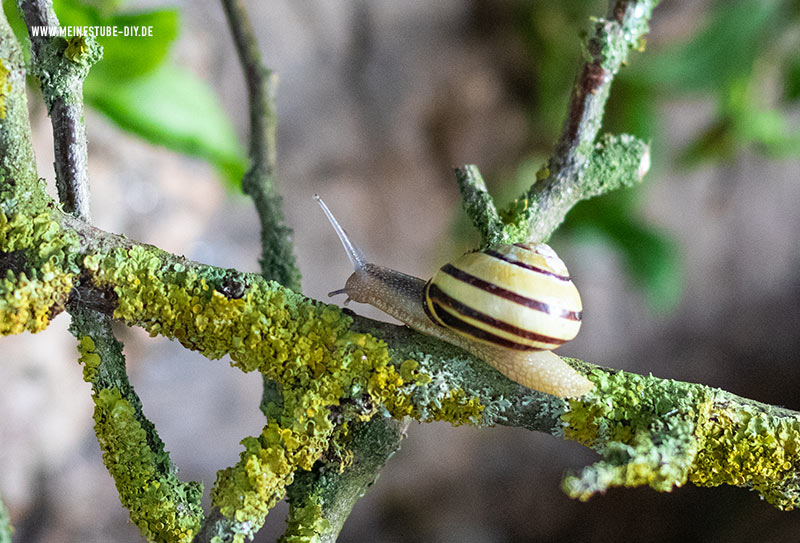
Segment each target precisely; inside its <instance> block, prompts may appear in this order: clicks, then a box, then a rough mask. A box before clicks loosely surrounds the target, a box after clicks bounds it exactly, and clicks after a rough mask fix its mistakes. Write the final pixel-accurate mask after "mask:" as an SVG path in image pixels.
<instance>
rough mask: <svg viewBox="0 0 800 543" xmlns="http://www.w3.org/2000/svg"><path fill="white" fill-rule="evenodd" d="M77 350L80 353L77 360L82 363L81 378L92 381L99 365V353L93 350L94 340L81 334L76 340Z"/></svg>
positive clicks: (88, 381)
mask: <svg viewBox="0 0 800 543" xmlns="http://www.w3.org/2000/svg"><path fill="white" fill-rule="evenodd" d="M78 352H79V353H80V355H81V356H80V358H79V359H78V362H79V363H80V364H83V380H84V381H86V382H87V383H92V382H94V380H95V377H96V376H97V368H98V366H100V355H99V354H97V352H96V351H95V345H94V340H92V338H91V337H89V336H83V337H82V338H81V340H80V341H79V342H78Z"/></svg>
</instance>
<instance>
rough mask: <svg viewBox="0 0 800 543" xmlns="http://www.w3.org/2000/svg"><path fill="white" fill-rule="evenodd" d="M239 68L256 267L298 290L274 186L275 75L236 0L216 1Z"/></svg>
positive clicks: (288, 232)
mask: <svg viewBox="0 0 800 543" xmlns="http://www.w3.org/2000/svg"><path fill="white" fill-rule="evenodd" d="M222 7H223V8H224V10H225V15H226V17H227V19H228V26H229V28H230V29H231V33H232V34H233V40H234V43H235V45H236V51H237V53H238V55H239V60H240V61H241V64H242V69H243V70H244V75H245V81H246V83H247V98H248V104H249V109H250V146H249V153H250V161H251V165H250V169H249V170H248V171H247V173H246V174H245V176H244V178H243V179H242V189H243V190H244V192H245V193H246V194H247V195H249V196H250V197H251V198H252V199H253V203H254V204H255V206H256V211H257V213H258V218H259V220H260V221H261V259H260V262H261V270H262V274H263V275H264V277H266V278H267V279H274V280H275V281H278V282H279V283H280V284H282V285H284V286H286V287H288V288H290V289H292V290H295V291H298V292H299V290H300V271H299V270H298V269H297V264H296V261H295V257H294V249H293V244H292V230H291V229H290V228H289V227H287V226H286V224H285V222H284V215H283V207H282V204H281V197H280V195H279V194H278V193H277V191H276V190H275V165H276V149H275V127H276V124H277V119H276V117H275V85H276V83H277V78H276V77H275V75H274V74H273V73H272V72H271V71H270V70H268V69H267V68H266V67H265V66H264V65H263V63H262V62H261V54H260V53H259V51H258V42H257V41H256V37H255V33H254V32H253V28H252V26H251V24H250V19H249V17H248V15H247V11H246V10H245V8H244V6H243V5H242V2H241V1H240V0H222Z"/></svg>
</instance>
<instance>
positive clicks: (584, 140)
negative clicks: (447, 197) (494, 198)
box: [523, 0, 659, 239]
mask: <svg viewBox="0 0 800 543" xmlns="http://www.w3.org/2000/svg"><path fill="white" fill-rule="evenodd" d="M658 2H659V0H612V1H611V2H609V11H608V16H607V18H606V19H598V20H597V21H596V22H595V23H594V32H593V33H592V34H591V35H590V37H589V39H588V41H587V44H586V49H585V56H586V60H585V62H584V63H583V65H582V67H581V69H580V71H579V74H578V77H577V79H576V82H575V85H574V87H573V91H572V97H571V99H570V104H569V108H568V110H567V118H566V121H565V123H564V128H563V131H562V133H561V137H560V138H559V140H558V143H557V144H556V148H555V152H554V154H553V156H552V157H551V158H550V161H549V162H548V170H549V172H548V173H549V176H548V177H547V178H545V179H543V180H541V181H539V182H537V183H535V184H534V185H533V186H532V187H531V188H530V189H529V190H528V192H527V194H526V195H525V196H524V197H523V198H526V199H527V200H528V203H529V205H528V206H527V207H526V209H525V210H524V213H523V216H525V217H527V226H528V231H529V232H530V234H531V236H532V237H533V238H534V239H535V238H538V239H547V238H548V237H549V236H550V235H551V234H552V232H553V231H554V230H555V228H556V227H557V226H558V225H559V224H560V223H561V222H562V221H563V218H564V216H565V215H566V212H567V211H568V210H569V209H570V208H571V207H572V206H573V205H575V203H577V202H578V201H579V199H582V198H584V195H585V194H586V192H587V188H588V189H589V190H590V191H591V189H592V179H591V178H587V176H586V170H587V168H588V165H589V163H590V162H591V161H593V160H596V161H600V162H602V159H603V157H602V156H600V157H598V155H597V149H596V148H595V140H596V139H597V134H598V132H599V131H600V127H601V125H602V121H603V113H604V111H605V105H606V101H607V100H608V95H609V92H610V90H611V83H612V81H613V80H614V76H615V75H616V74H617V72H618V71H619V69H620V67H621V66H622V65H623V63H624V62H626V61H627V58H628V53H629V51H630V50H631V49H634V48H637V47H638V46H639V43H640V40H641V39H642V38H643V36H644V35H645V34H646V33H647V32H648V30H649V27H648V22H649V20H650V17H651V15H652V12H653V9H654V8H655V6H656V5H657V4H658ZM628 139H629V141H627V142H626V143H627V146H628V147H629V149H626V150H625V151H631V154H630V155H629V157H630V158H633V159H638V160H639V164H638V165H637V167H635V168H632V169H628V170H626V173H627V175H628V176H630V177H633V176H632V175H631V174H632V172H640V173H641V175H640V176H639V177H638V179H636V178H635V177H634V178H633V181H634V182H638V181H640V180H641V177H642V176H644V173H646V172H647V169H648V168H649V164H650V161H649V149H648V147H647V145H645V144H644V143H642V142H640V141H638V140H635V139H634V138H631V137H630V136H628ZM615 158H616V157H615ZM576 194H577V195H580V197H579V198H577V199H576V197H575V195H576ZM552 205H556V206H559V208H560V210H561V211H560V212H558V213H553V212H552V211H551V210H550V209H547V206H552Z"/></svg>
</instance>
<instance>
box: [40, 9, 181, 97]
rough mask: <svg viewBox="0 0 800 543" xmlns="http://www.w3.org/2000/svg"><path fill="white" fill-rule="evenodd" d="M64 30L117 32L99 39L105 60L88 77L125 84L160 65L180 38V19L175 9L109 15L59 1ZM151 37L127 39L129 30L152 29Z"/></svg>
mask: <svg viewBox="0 0 800 543" xmlns="http://www.w3.org/2000/svg"><path fill="white" fill-rule="evenodd" d="M53 7H54V9H55V10H56V14H57V15H58V18H59V21H60V22H61V25H62V26H103V27H110V28H115V29H117V31H118V32H119V33H120V34H119V35H117V36H98V37H97V41H98V43H100V45H102V46H103V58H102V60H100V62H98V63H97V64H96V65H95V66H94V68H92V71H91V72H89V77H90V78H91V77H101V78H104V79H105V80H117V81H120V82H122V81H125V80H128V79H131V78H134V77H139V76H141V75H144V74H146V73H148V72H150V71H152V70H154V69H156V68H157V67H158V66H160V65H161V63H162V62H163V61H164V60H165V59H166V56H167V53H168V52H169V50H170V48H171V47H172V43H173V42H174V41H175V38H177V36H178V27H179V22H180V19H179V15H178V12H177V11H176V10H173V9H161V10H152V11H146V12H140V13H123V14H114V15H107V14H105V13H104V12H102V11H101V10H100V9H98V8H96V7H94V6H91V5H87V4H84V3H82V2H78V1H77V0H56V1H55V2H54V4H53ZM150 27H152V35H147V36H132V35H128V36H125V35H124V34H125V32H126V29H131V28H138V29H149V28H150Z"/></svg>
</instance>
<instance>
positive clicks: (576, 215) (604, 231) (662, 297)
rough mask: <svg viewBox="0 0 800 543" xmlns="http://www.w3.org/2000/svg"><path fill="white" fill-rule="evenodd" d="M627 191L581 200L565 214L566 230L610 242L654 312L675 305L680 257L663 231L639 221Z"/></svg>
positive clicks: (680, 275)
mask: <svg viewBox="0 0 800 543" xmlns="http://www.w3.org/2000/svg"><path fill="white" fill-rule="evenodd" d="M633 202H634V200H633V199H632V197H631V196H630V193H624V192H620V193H614V194H609V195H607V196H603V197H600V198H594V199H592V200H588V201H584V202H581V203H580V204H578V205H577V206H575V208H574V209H573V210H572V211H571V212H570V214H569V215H568V216H567V226H568V228H569V231H571V232H574V233H576V234H578V235H579V236H584V237H593V238H597V237H598V235H599V236H600V238H601V239H603V240H604V241H606V242H608V243H610V244H611V245H612V246H613V247H614V248H616V250H617V251H618V252H619V253H620V255H621V256H622V257H623V258H624V260H625V268H626V271H627V273H628V274H629V275H630V277H631V279H633V281H634V283H635V284H636V285H637V286H638V287H639V288H641V289H642V290H643V291H644V293H645V296H646V298H647V302H648V304H649V305H650V307H651V308H652V309H653V310H654V311H669V310H672V309H674V308H675V306H676V305H677V303H678V301H679V300H680V297H681V292H682V290H683V272H682V269H681V266H682V259H681V256H680V253H679V251H678V247H677V244H676V243H675V242H674V240H672V239H671V238H670V237H669V236H668V235H667V234H666V233H664V232H661V231H659V230H658V229H657V228H655V227H653V226H651V225H648V224H646V223H644V222H642V221H641V220H640V219H638V218H637V217H636V213H635V212H634V209H633V207H634V206H633Z"/></svg>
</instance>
